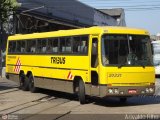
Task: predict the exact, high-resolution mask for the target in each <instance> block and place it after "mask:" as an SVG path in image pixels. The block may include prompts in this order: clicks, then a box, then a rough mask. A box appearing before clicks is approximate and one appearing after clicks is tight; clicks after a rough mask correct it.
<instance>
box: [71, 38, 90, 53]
mask: <svg viewBox="0 0 160 120" xmlns="http://www.w3.org/2000/svg"><path fill="white" fill-rule="evenodd" d="M73 53H82V54H86V53H88V36H77V37H73Z"/></svg>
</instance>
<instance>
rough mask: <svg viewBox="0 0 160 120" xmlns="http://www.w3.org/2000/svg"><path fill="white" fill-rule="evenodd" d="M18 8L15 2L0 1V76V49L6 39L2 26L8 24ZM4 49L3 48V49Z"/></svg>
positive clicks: (0, 54)
mask: <svg viewBox="0 0 160 120" xmlns="http://www.w3.org/2000/svg"><path fill="white" fill-rule="evenodd" d="M19 6H20V4H18V3H17V1H16V0H0V76H1V70H2V47H4V44H3V43H5V41H6V39H4V38H5V37H4V36H6V31H5V30H4V24H6V23H7V22H8V19H9V16H11V14H13V13H14V12H15V10H16V9H17V8H18V7H19ZM4 48H5V47H4Z"/></svg>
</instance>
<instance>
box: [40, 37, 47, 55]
mask: <svg viewBox="0 0 160 120" xmlns="http://www.w3.org/2000/svg"><path fill="white" fill-rule="evenodd" d="M41 41H42V42H41V43H42V49H41V53H46V51H47V39H44V40H41Z"/></svg>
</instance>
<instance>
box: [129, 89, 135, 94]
mask: <svg viewBox="0 0 160 120" xmlns="http://www.w3.org/2000/svg"><path fill="white" fill-rule="evenodd" d="M128 93H129V94H136V93H137V90H128Z"/></svg>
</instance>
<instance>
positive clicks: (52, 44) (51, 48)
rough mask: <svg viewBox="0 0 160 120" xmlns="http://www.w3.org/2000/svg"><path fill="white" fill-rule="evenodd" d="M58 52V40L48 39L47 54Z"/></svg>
mask: <svg viewBox="0 0 160 120" xmlns="http://www.w3.org/2000/svg"><path fill="white" fill-rule="evenodd" d="M57 52H58V38H51V39H48V46H47V53H57Z"/></svg>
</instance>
